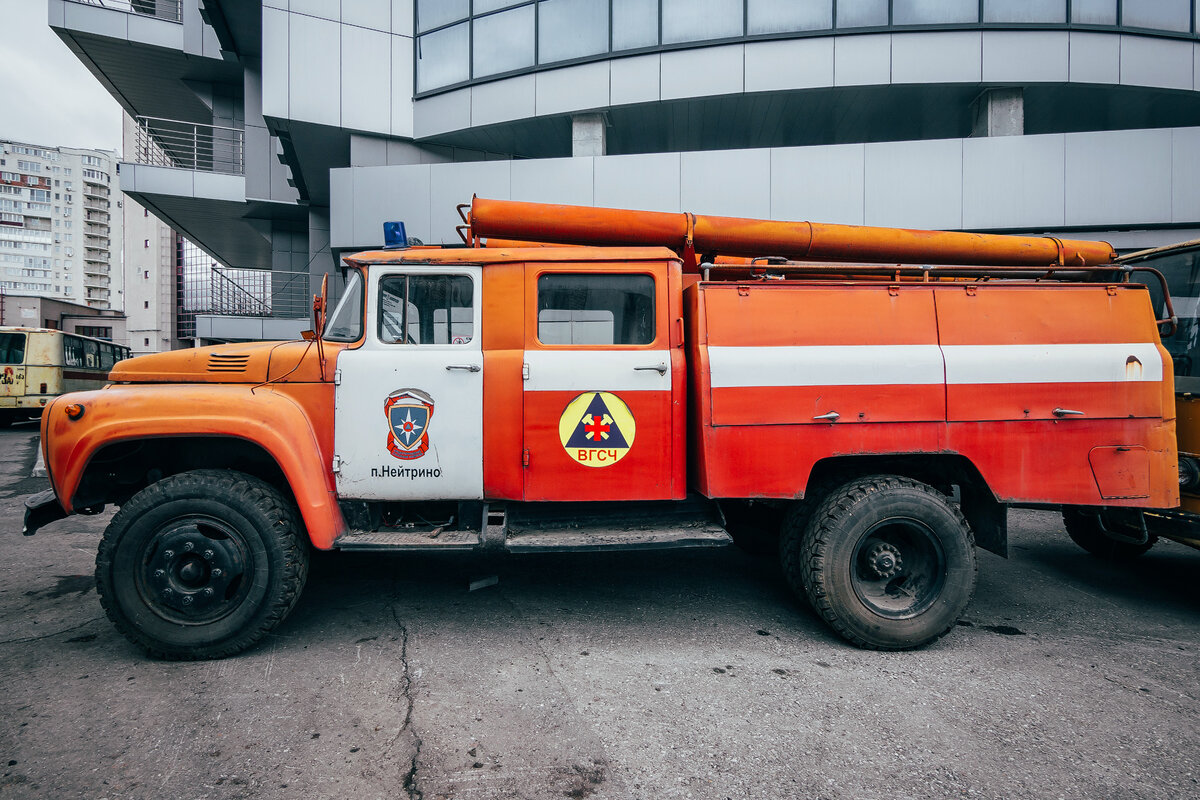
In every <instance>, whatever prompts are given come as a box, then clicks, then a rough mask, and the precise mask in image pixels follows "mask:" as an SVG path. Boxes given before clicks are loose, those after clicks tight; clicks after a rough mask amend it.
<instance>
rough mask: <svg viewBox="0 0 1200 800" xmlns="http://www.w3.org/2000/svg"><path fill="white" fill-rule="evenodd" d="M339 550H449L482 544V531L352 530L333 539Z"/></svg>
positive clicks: (442, 551) (470, 547)
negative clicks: (480, 539) (480, 533)
mask: <svg viewBox="0 0 1200 800" xmlns="http://www.w3.org/2000/svg"><path fill="white" fill-rule="evenodd" d="M333 546H334V547H336V548H338V549H339V550H413V551H418V552H422V553H445V552H450V551H456V550H457V551H462V550H474V549H475V548H477V547H479V531H441V532H440V533H437V534H434V533H431V532H428V531H351V532H350V533H348V534H346V535H345V536H342V537H340V538H339V539H338V540H337V541H335V542H334V543H333Z"/></svg>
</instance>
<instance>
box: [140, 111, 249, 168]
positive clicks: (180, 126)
mask: <svg viewBox="0 0 1200 800" xmlns="http://www.w3.org/2000/svg"><path fill="white" fill-rule="evenodd" d="M137 126H138V127H137V137H136V139H135V142H136V149H135V152H134V156H133V160H134V162H135V163H137V164H146V165H148V166H152V167H175V168H176V169H190V170H196V171H197V172H219V173H223V174H226V175H244V174H245V172H246V134H245V131H243V130H242V129H241V128H224V127H221V126H219V125H201V124H198V123H195V122H183V121H181V120H174V119H161V118H159V117H138V118H137Z"/></svg>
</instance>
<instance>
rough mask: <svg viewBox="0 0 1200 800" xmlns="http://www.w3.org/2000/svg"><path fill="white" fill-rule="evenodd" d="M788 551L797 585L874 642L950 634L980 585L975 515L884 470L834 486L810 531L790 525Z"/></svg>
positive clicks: (846, 627)
mask: <svg viewBox="0 0 1200 800" xmlns="http://www.w3.org/2000/svg"><path fill="white" fill-rule="evenodd" d="M796 516H797V520H796V522H799V521H801V520H802V519H803V517H804V516H805V513H804V512H801V511H797V514H796ZM780 553H781V555H782V557H783V571H784V575H786V576H787V579H788V583H789V584H790V585H791V586H792V589H793V590H794V591H796V592H797V594H800V595H801V596H805V597H807V598H808V600H809V602H810V603H811V604H812V606H813V608H814V609H815V610H816V611H817V613H818V614H820V616H821V618H822V619H824V620H825V622H826V623H828V624H829V626H830V627H832V628H833V629H834V630H835V631H837V633H838V634H839V635H841V636H842V637H843V638H844V639H846V640H847V641H849V642H850V643H851V644H854V645H855V646H857V647H862V648H866V649H871V650H909V649H912V648H915V647H921V646H923V645H926V644H929V643H930V642H932V641H935V640H936V639H939V638H941V637H942V636H944V635H946V634H947V633H949V632H950V630H951V629H952V628H953V627H954V625H955V623H956V622H957V621H958V618H959V616H960V615H961V614H962V612H963V610H964V609H966V607H967V604H968V603H970V601H971V596H972V595H973V594H974V592H975V576H976V572H977V569H978V567H977V563H976V558H975V537H974V536H973V535H972V534H971V529H970V527H969V526H968V525H967V522H966V520H965V519H964V518H963V516H962V514H961V513H960V512H959V510H958V509H957V508H955V507H954V506H953V505H951V503H950V502H949V500H948V499H947V498H946V497H945V496H944V495H942V494H941V493H940V492H938V491H937V490H936V489H934V488H933V487H931V486H928V485H926V484H923V483H920V482H918V481H914V480H910V479H908V478H902V477H898V476H892V475H876V476H872V477H868V478H862V479H859V480H855V481H852V482H850V483H847V484H845V485H843V486H842V487H840V488H839V489H836V490H834V491H833V492H832V493H831V494H829V495H828V496H826V497H825V499H824V500H823V501H822V502H821V503H820V504H819V505H818V506H817V507H816V508H815V509H813V510H812V512H811V515H810V518H809V519H808V520H807V523H806V524H805V526H804V529H803V530H800V529H799V527H798V525H796V524H793V525H786V526H785V528H784V535H783V542H782V543H781V547H780Z"/></svg>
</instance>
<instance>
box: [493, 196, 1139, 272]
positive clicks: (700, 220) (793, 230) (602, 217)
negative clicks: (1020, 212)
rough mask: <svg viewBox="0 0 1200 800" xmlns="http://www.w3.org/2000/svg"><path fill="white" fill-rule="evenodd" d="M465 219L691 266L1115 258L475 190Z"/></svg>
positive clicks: (1007, 242) (985, 239)
mask: <svg viewBox="0 0 1200 800" xmlns="http://www.w3.org/2000/svg"><path fill="white" fill-rule="evenodd" d="M470 222H471V234H472V236H474V237H476V238H487V237H498V238H505V239H517V240H522V241H541V242H556V243H561V244H582V245H598V246H617V245H624V246H630V245H660V246H666V247H670V248H672V249H673V250H675V251H676V252H678V253H679V254H680V255H682V256H683V257H684V260H685V262H690V264H689V266H690V267H692V268H695V258H694V257H692V255H691V254H692V253H699V254H703V255H705V256H710V255H723V256H741V257H756V256H783V257H785V258H789V259H793V260H797V261H813V260H818V261H854V262H889V263H898V264H959V265H966V266H999V265H1005V266H1052V265H1057V264H1063V265H1068V266H1095V265H1097V264H1109V263H1112V262H1113V260H1114V259H1115V258H1116V252H1115V251H1114V250H1113V247H1112V245H1110V244H1108V243H1107V242H1095V241H1083V240H1072V239H1057V238H1055V237H1052V236H1005V235H1000V234H989V233H963V232H957V231H926V230H910V229H905V228H876V227H870V226H865V225H833V224H826V223H819V222H781V221H776V220H758V219H740V218H737V217H714V216H707V215H701V214H691V213H688V212H683V213H664V212H658V211H629V210H624V209H615V208H592V207H588V206H566V205H550V204H545V203H525V202H518V201H514V200H488V199H485V198H482V197H476V198H474V200H473V201H472V203H471V216H470ZM689 239H690V242H689Z"/></svg>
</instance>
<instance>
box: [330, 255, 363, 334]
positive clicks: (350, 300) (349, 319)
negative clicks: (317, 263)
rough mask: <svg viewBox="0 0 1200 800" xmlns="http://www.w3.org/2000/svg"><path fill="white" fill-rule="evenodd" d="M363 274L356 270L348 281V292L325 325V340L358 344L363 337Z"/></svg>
mask: <svg viewBox="0 0 1200 800" xmlns="http://www.w3.org/2000/svg"><path fill="white" fill-rule="evenodd" d="M362 325H363V282H362V273H361V272H359V271H358V270H354V271H353V272H351V273H350V276H349V277H348V278H347V279H346V290H345V291H344V292H342V299H341V301H340V302H339V303H338V304H337V308H335V309H334V310H333V313H332V314H331V315H330V316H329V321H328V323H326V325H325V337H324V338H325V339H327V340H329V341H331V342H357V341H358V340H359V338H360V337H361V336H362Z"/></svg>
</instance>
